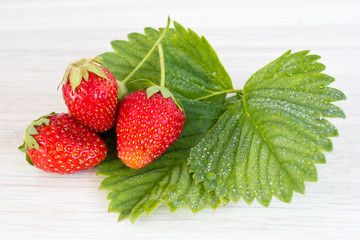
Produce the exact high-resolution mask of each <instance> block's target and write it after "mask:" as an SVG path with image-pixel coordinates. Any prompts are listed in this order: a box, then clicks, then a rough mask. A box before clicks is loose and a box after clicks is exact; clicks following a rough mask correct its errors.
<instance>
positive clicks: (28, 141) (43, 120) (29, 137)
mask: <svg viewBox="0 0 360 240" xmlns="http://www.w3.org/2000/svg"><path fill="white" fill-rule="evenodd" d="M53 114H55V112H52V113H50V114H48V115H45V116H42V117H40V118H38V119H36V120H34V121H32V122H31V123H30V125H29V126H28V127H27V128H26V130H25V134H24V139H23V144H22V145H21V146H19V147H18V149H19V150H20V151H21V152H23V153H25V154H26V161H27V162H28V163H29V164H30V165H34V163H33V162H32V161H31V159H30V157H29V155H28V150H29V149H32V148H35V149H39V144H38V142H37V141H36V139H35V138H34V137H33V135H36V134H39V132H38V131H37V130H36V127H37V126H41V125H43V124H45V125H49V123H50V119H48V117H49V116H51V115H53Z"/></svg>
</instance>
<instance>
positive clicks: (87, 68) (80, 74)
mask: <svg viewBox="0 0 360 240" xmlns="http://www.w3.org/2000/svg"><path fill="white" fill-rule="evenodd" d="M99 65H101V66H102V64H101V61H100V57H96V58H94V59H92V58H82V59H80V60H78V61H76V62H73V63H70V64H69V66H68V67H67V68H66V71H65V74H64V76H63V78H62V80H61V82H60V84H59V86H60V85H61V84H62V83H63V84H66V83H67V81H68V80H69V81H70V85H71V88H72V90H73V92H74V93H75V90H76V88H77V87H78V86H79V85H80V84H81V81H82V79H84V80H85V81H88V80H89V72H91V73H93V74H96V75H97V76H99V77H102V78H105V79H106V80H108V81H109V79H108V77H107V76H106V74H105V72H104V71H103V70H102V69H101V68H100V66H99ZM59 86H58V88H59Z"/></svg>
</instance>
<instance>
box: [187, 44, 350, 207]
mask: <svg viewBox="0 0 360 240" xmlns="http://www.w3.org/2000/svg"><path fill="white" fill-rule="evenodd" d="M318 59H319V56H317V55H308V51H302V52H297V53H294V54H290V51H288V52H286V53H285V54H284V55H282V56H281V57H279V58H278V59H276V60H275V61H273V62H271V63H270V64H269V65H267V66H265V67H264V68H262V69H260V70H259V71H257V72H256V73H255V74H254V75H253V76H251V78H250V79H249V80H248V81H247V83H246V84H245V87H244V90H243V94H239V95H237V96H236V97H234V98H232V99H231V100H230V101H229V104H230V105H229V106H228V109H227V110H226V112H225V113H224V114H223V115H222V116H221V118H220V119H219V121H218V122H217V123H216V124H215V125H214V127H213V128H212V129H211V130H210V131H209V133H208V134H207V135H206V137H205V138H203V139H202V140H201V141H200V143H199V144H198V145H197V146H196V147H194V148H193V149H192V150H191V153H190V157H189V159H188V163H189V164H190V171H191V172H194V177H195V181H196V182H197V183H199V182H203V185H204V186H205V188H206V189H207V190H208V191H214V192H215V194H216V196H218V197H219V198H224V197H227V196H229V197H230V199H231V200H233V201H235V202H236V201H238V200H239V199H240V198H241V197H243V199H244V200H245V201H246V202H248V203H251V202H252V201H253V200H254V199H255V198H256V199H257V200H258V201H259V202H260V203H261V204H263V205H265V206H268V205H269V203H270V200H271V198H272V196H273V195H275V196H276V197H277V198H278V199H280V200H281V201H285V202H290V200H291V198H292V194H293V191H296V192H299V193H304V191H305V185H304V182H305V181H316V180H317V173H316V168H315V165H314V164H315V163H325V156H324V154H323V153H322V151H331V150H332V143H331V141H330V139H329V137H333V136H337V135H338V132H337V130H336V128H335V127H334V126H333V125H332V124H331V123H329V122H328V121H327V120H325V119H324V117H341V118H344V117H345V114H344V112H343V111H342V110H341V109H340V108H338V107H336V106H335V105H333V104H331V102H334V101H338V100H343V99H345V95H344V94H343V93H342V92H340V91H339V90H336V89H333V88H330V87H327V85H329V84H330V83H331V82H333V81H334V78H332V77H330V76H328V75H326V74H323V73H321V72H322V71H323V70H324V69H325V67H324V65H322V64H320V63H318V62H316V60H318Z"/></svg>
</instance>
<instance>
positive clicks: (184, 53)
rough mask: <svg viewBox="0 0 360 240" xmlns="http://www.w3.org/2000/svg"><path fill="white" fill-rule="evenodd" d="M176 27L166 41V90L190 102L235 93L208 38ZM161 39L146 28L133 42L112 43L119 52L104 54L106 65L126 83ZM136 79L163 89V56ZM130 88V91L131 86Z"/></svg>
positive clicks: (148, 63)
mask: <svg viewBox="0 0 360 240" xmlns="http://www.w3.org/2000/svg"><path fill="white" fill-rule="evenodd" d="M174 27H175V28H174V29H169V31H168V32H167V33H166V35H165V37H164V39H163V41H162V47H163V50H164V61H165V66H166V67H165V78H166V87H167V88H168V89H169V90H170V91H171V92H172V93H173V94H174V95H175V96H177V95H181V96H183V97H185V98H187V99H197V98H206V97H207V96H208V97H209V98H208V99H207V100H208V101H213V100H214V101H218V100H219V99H224V97H225V94H221V96H216V97H211V96H212V94H213V93H218V92H222V91H224V90H231V89H232V83H231V79H230V77H229V75H228V74H227V72H226V70H225V69H224V67H223V66H222V64H221V63H220V60H219V58H218V56H217V55H216V53H215V51H214V49H212V47H211V46H210V44H209V43H208V42H207V40H206V39H205V38H204V37H199V36H198V35H197V34H196V33H194V32H193V31H191V30H188V31H187V30H185V29H184V28H183V27H182V26H181V25H180V24H178V23H176V22H174ZM159 36H160V32H159V31H157V30H155V29H153V28H145V34H140V33H131V34H129V35H128V38H129V41H122V40H115V41H112V42H111V45H112V47H113V49H114V50H115V52H107V53H104V54H102V55H101V58H102V62H103V64H104V65H105V66H106V67H107V68H108V69H109V70H110V72H111V73H112V74H113V75H114V76H115V77H116V78H117V79H119V80H121V79H125V78H126V76H127V75H128V74H129V73H130V72H131V71H132V70H133V69H134V68H135V67H136V66H137V64H138V63H139V62H140V61H141V60H142V59H143V57H144V56H145V55H146V54H147V53H148V51H149V50H150V49H151V47H152V46H153V45H154V43H155V42H156V40H157V39H158V38H159ZM132 79H133V80H136V79H147V80H150V81H151V82H154V83H156V84H157V85H160V62H159V54H158V53H157V52H154V53H153V54H152V55H151V56H150V57H149V59H148V60H147V61H146V62H145V63H144V65H143V66H142V67H141V68H140V69H139V70H138V71H137V72H136V73H135V74H134V76H133V77H132ZM127 86H128V87H129V88H130V87H131V84H128V85H127ZM137 87H139V86H137ZM134 90H137V89H133V88H130V91H134Z"/></svg>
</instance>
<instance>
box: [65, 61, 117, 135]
mask: <svg viewBox="0 0 360 240" xmlns="http://www.w3.org/2000/svg"><path fill="white" fill-rule="evenodd" d="M62 82H64V85H63V87H62V90H63V97H64V100H65V103H66V105H67V107H68V109H69V112H70V113H71V114H72V115H74V117H75V118H76V119H77V120H78V121H80V122H81V123H82V124H84V125H85V126H87V127H89V128H90V129H91V130H93V131H95V132H106V131H108V130H109V129H110V128H112V127H113V126H114V124H115V115H116V110H117V109H116V108H117V103H118V88H117V83H116V79H115V78H114V77H113V75H111V73H110V72H109V71H108V70H107V69H106V68H104V67H101V66H98V65H97V64H96V63H95V61H94V60H92V59H86V58H83V59H81V60H79V61H77V62H75V63H72V64H70V65H69V66H68V68H67V70H66V72H65V75H64V77H63V81H62Z"/></svg>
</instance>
